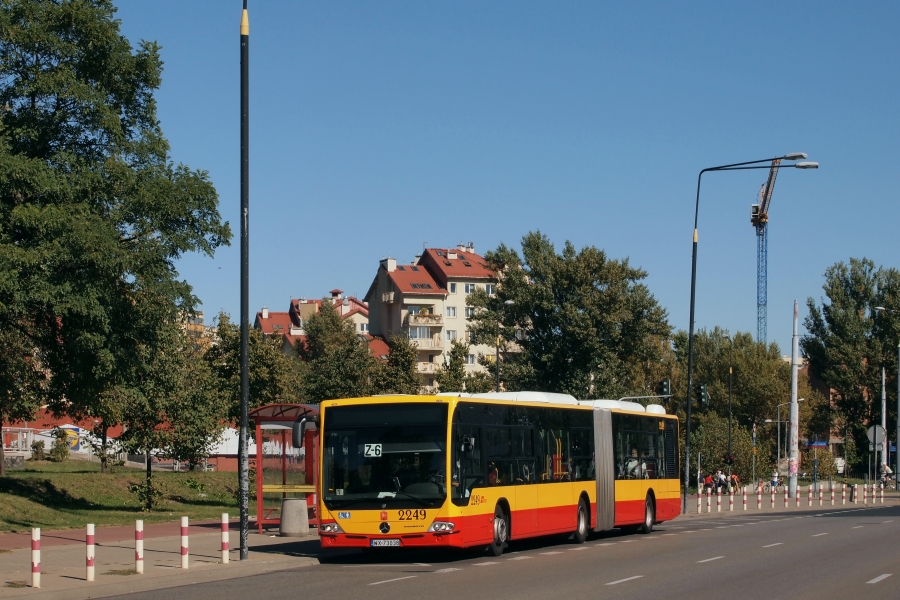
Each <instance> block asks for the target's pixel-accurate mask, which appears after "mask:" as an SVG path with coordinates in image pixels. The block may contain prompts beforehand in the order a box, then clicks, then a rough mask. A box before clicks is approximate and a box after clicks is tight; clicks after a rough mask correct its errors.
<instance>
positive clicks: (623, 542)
mask: <svg viewBox="0 0 900 600" xmlns="http://www.w3.org/2000/svg"><path fill="white" fill-rule="evenodd" d="M633 541H634V540H620V541H619V543H620V544H627V543H628V542H633Z"/></svg>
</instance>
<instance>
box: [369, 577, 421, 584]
mask: <svg viewBox="0 0 900 600" xmlns="http://www.w3.org/2000/svg"><path fill="white" fill-rule="evenodd" d="M415 578H416V576H415V575H407V576H406V577H398V578H396V579H385V580H384V581H376V582H375V583H370V584H369V585H381V584H382V583H390V582H392V581H402V580H404V579H415Z"/></svg>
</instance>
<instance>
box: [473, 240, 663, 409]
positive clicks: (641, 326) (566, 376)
mask: <svg viewBox="0 0 900 600" xmlns="http://www.w3.org/2000/svg"><path fill="white" fill-rule="evenodd" d="M485 259H486V261H487V263H488V266H489V267H490V268H491V269H493V270H494V271H495V272H496V273H497V274H498V275H497V276H498V283H499V285H498V291H497V293H496V294H494V295H488V294H487V293H486V292H485V290H477V291H476V292H475V293H473V294H472V295H471V296H470V297H469V300H468V303H469V304H470V305H472V306H474V307H476V311H475V315H474V316H473V317H472V318H471V319H470V321H469V326H470V329H471V330H472V331H473V332H474V333H475V335H476V337H477V338H478V339H482V340H484V339H489V340H494V339H495V338H496V336H497V335H498V333H499V334H500V336H501V339H502V341H503V346H504V348H505V350H506V351H504V348H501V352H502V354H503V358H504V360H503V365H502V371H501V373H502V376H503V380H504V387H505V388H506V389H509V390H515V389H534V390H543V391H551V392H563V393H569V394H572V395H574V396H576V397H579V398H591V397H593V398H597V397H619V396H623V395H632V394H629V392H640V391H643V390H644V388H645V385H646V382H644V381H635V380H634V378H633V374H634V372H635V370H636V365H641V364H642V363H645V362H648V361H649V362H651V363H652V362H657V361H660V360H661V358H662V357H661V355H660V344H659V343H657V341H656V340H660V339H663V340H667V339H668V338H669V336H670V334H671V328H670V326H669V324H668V322H667V320H666V319H667V315H666V311H665V310H664V309H663V308H662V307H660V306H659V304H658V303H657V301H656V299H655V298H654V297H653V295H652V294H651V293H650V291H649V289H647V287H646V286H645V285H644V284H643V283H641V281H642V280H643V279H644V278H645V277H646V273H645V272H644V271H642V270H640V269H635V268H633V267H631V266H630V265H629V264H628V260H627V259H626V260H611V259H609V258H607V256H606V254H605V253H604V252H603V251H602V250H599V249H597V248H594V247H585V248H582V249H581V250H580V251H576V249H575V247H574V246H572V244H571V243H569V242H566V244H565V246H564V247H563V250H562V253H557V252H556V250H555V248H554V246H553V244H552V243H551V242H550V240H549V239H548V238H547V237H546V236H544V235H542V234H541V233H540V232H532V233H529V234H528V235H526V236H525V237H524V238H523V239H522V255H521V257H520V256H519V254H518V253H517V252H516V251H515V250H513V249H512V248H508V247H507V246H505V245H501V246H500V247H499V248H497V249H496V250H494V251H491V252H488V253H487V254H486V255H485ZM507 301H512V302H513V303H512V304H507ZM479 309H480V310H479ZM498 322H499V323H500V327H499V330H498V325H497V324H498ZM490 366H491V368H492V369H496V365H490ZM633 395H640V394H633Z"/></svg>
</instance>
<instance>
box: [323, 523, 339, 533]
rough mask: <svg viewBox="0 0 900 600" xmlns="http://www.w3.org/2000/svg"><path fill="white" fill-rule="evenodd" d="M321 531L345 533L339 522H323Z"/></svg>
mask: <svg viewBox="0 0 900 600" xmlns="http://www.w3.org/2000/svg"><path fill="white" fill-rule="evenodd" d="M319 533H344V530H343V529H341V526H340V525H338V524H337V523H323V524H321V525H319Z"/></svg>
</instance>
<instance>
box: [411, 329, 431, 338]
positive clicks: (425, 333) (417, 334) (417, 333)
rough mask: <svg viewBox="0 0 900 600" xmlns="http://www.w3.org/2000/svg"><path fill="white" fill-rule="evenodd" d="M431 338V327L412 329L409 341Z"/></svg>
mask: <svg viewBox="0 0 900 600" xmlns="http://www.w3.org/2000/svg"><path fill="white" fill-rule="evenodd" d="M430 338H431V329H430V328H429V327H410V328H409V339H411V340H427V339H430Z"/></svg>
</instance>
